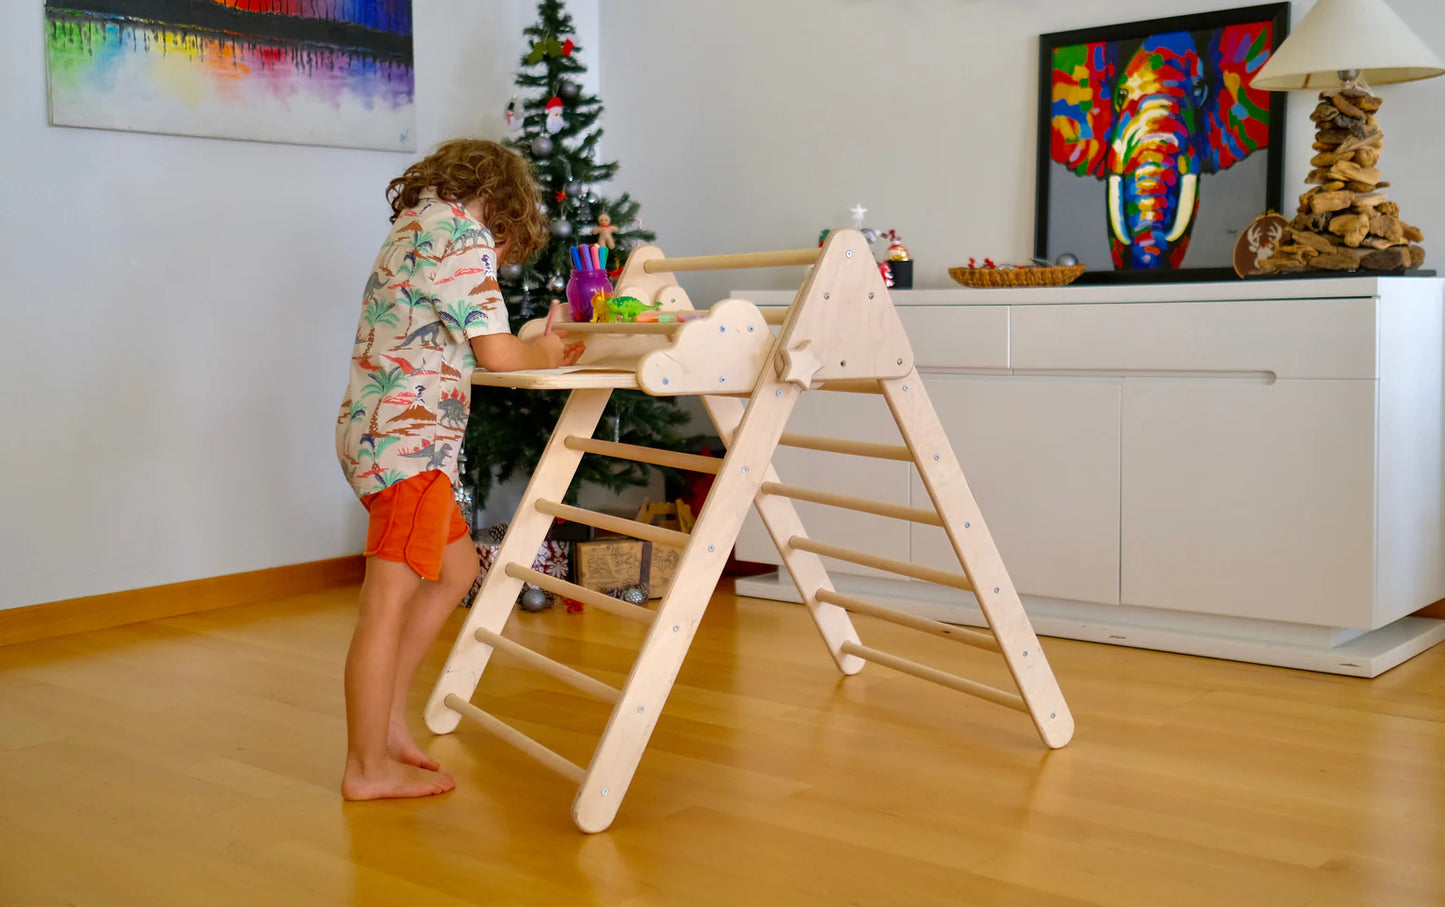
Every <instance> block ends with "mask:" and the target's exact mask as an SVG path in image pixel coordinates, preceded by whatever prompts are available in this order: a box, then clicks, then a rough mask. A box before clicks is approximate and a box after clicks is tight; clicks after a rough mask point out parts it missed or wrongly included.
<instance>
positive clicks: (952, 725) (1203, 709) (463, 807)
mask: <svg viewBox="0 0 1445 907" xmlns="http://www.w3.org/2000/svg"><path fill="white" fill-rule="evenodd" d="M355 596H356V590H355V588H354V587H353V588H346V589H339V590H334V591H331V592H318V593H313V594H308V595H305V596H298V597H295V598H291V599H284V600H274V601H265V602H260V603H256V604H251V605H246V606H242V607H236V608H229V609H222V610H215V611H208V612H205V613H199V614H188V615H184V616H178V617H172V618H167V619H164V620H159V621H152V622H149V623H137V624H131V625H127V626H123V627H116V628H112V629H107V630H99V631H95V632H91V633H82V634H76V635H71V636H66V637H59V638H53V639H47V640H40V641H36V642H29V643H23V644H18V645H13V646H8V647H3V648H0V904H25V905H48V904H68V903H75V904H109V903H145V904H147V905H152V904H158V905H166V904H187V905H193V904H198V903H205V904H208V905H210V904H218V905H229V904H243V903H244V904H255V903H267V904H274V905H281V907H285V905H292V904H295V905H314V904H327V905H333V904H335V905H342V904H381V903H388V904H408V905H431V904H437V905H459V904H478V903H494V904H537V905H544V904H546V905H552V904H592V903H595V904H607V905H651V904H689V905H712V904H718V905H723V904H726V905H729V907H732V905H736V904H739V903H758V904H787V905H790V907H791V905H815V904H816V905H820V907H821V905H828V907H836V905H838V904H846V903H859V904H907V905H933V904H938V905H945V904H947V905H956V904H970V905H974V904H977V905H990V904H998V905H1010V907H1016V905H1034V904H1037V905H1059V907H1079V905H1140V907H1145V905H1148V907H1155V905H1159V904H1169V905H1171V907H1172V905H1218V904H1230V905H1254V904H1258V905H1267V907H1295V905H1298V907H1343V905H1347V904H1349V905H1354V904H1362V903H1371V904H1388V905H1391V907H1397V905H1398V907H1416V905H1419V907H1425V905H1434V907H1438V905H1440V904H1442V903H1445V868H1442V864H1445V861H1442V860H1441V858H1440V854H1441V853H1442V852H1445V770H1442V763H1445V648H1440V649H1436V650H1432V651H1430V652H1427V653H1425V654H1423V655H1421V656H1419V657H1418V658H1415V659H1413V660H1411V661H1409V662H1407V663H1406V664H1404V665H1402V666H1400V667H1398V668H1396V669H1394V670H1392V671H1390V672H1389V673H1387V674H1385V675H1383V676H1382V677H1380V678H1377V679H1375V680H1363V679H1358V678H1343V677H1337V676H1333V675H1320V674H1309V673H1305V672H1298V671H1288V670H1283V669H1277V668H1267V667H1261V666H1258V665H1246V664H1235V663H1230V662H1222V661H1214V660H1210V659H1202V658H1190V657H1185V656H1176V655H1169V654H1166V653H1159V652H1149V651H1142V650H1135V649H1125V648H1116V647H1110V646H1098V645H1091V644H1088V643H1082V642H1076V641H1069V640H1053V639H1046V640H1044V645H1045V647H1046V648H1047V650H1048V654H1049V660H1050V662H1051V664H1052V665H1053V667H1054V670H1055V671H1056V673H1057V674H1058V677H1059V680H1060V683H1061V685H1062V686H1063V689H1064V693H1065V696H1066V697H1068V699H1069V702H1070V707H1071V709H1072V711H1073V713H1074V715H1075V718H1076V720H1077V722H1078V730H1077V734H1076V736H1075V738H1074V740H1073V742H1072V743H1070V744H1069V746H1067V747H1065V748H1064V749H1061V750H1057V751H1048V750H1045V749H1043V748H1042V747H1041V746H1040V745H1039V743H1038V739H1037V736H1036V734H1035V733H1034V731H1033V728H1032V727H1031V726H1029V724H1028V722H1027V721H1026V720H1023V719H1022V718H1021V716H1019V715H1018V714H1017V713H1014V712H1011V711H1009V710H1006V709H1000V708H998V707H996V706H993V705H991V704H989V703H985V702H981V701H977V700H974V699H971V698H970V697H965V696H959V695H957V694H954V693H951V692H950V691H948V690H945V689H942V688H939V687H935V686H932V685H930V684H925V683H921V682H918V681H916V680H914V679H912V678H908V677H904V676H901V675H898V674H895V673H892V672H889V671H886V670H883V669H879V668H877V667H876V666H869V667H868V668H866V669H865V670H864V671H863V672H862V673H861V674H859V675H857V676H855V677H849V678H844V677H841V676H840V675H839V674H838V673H837V671H836V670H835V669H834V668H833V666H832V664H831V662H830V661H829V659H828V657H827V654H826V652H825V651H824V649H823V647H822V646H821V644H819V642H818V640H817V634H816V630H815V629H814V628H813V626H812V624H811V622H810V621H809V620H808V617H807V614H806V612H805V611H804V610H803V609H801V608H798V607H796V606H792V605H783V604H778V603H775V602H761V601H755V600H750V599H738V598H735V597H734V596H732V595H731V594H730V593H728V592H726V591H724V592H720V593H719V594H718V595H717V596H716V598H715V600H714V603H713V605H712V607H711V608H710V609H709V611H708V614H707V616H706V618H705V619H704V621H703V623H702V625H701V627H700V629H699V631H698V634H697V637H696V642H695V644H694V648H693V651H692V653H691V655H690V657H689V658H688V660H687V661H686V662H685V663H684V665H683V668H682V671H681V673H680V675H679V677H678V684H677V686H676V688H675V689H674V692H673V694H672V696H671V698H670V699H669V701H668V703H667V707H666V709H665V710H664V712H663V714H662V716H661V718H660V720H659V723H658V725H657V729H656V731H655V732H654V734H653V736H652V740H651V744H650V747H649V750H648V753H647V755H646V756H644V758H643V760H642V764H641V767H640V769H639V771H638V774H637V777H636V780H635V782H634V784H633V786H632V788H631V790H630V792H629V794H628V799H627V802H626V803H625V804H624V806H623V808H622V811H621V813H620V814H619V817H618V820H617V822H616V824H615V825H614V826H613V827H612V829H611V830H610V831H608V832H607V833H605V834H602V835H597V836H587V835H582V834H580V833H579V832H577V831H576V830H575V828H574V827H573V826H572V824H571V821H570V813H569V810H570V806H571V799H572V795H573V793H574V791H573V789H572V788H570V787H569V786H568V785H567V784H565V783H563V782H561V781H560V780H559V779H557V778H556V777H554V776H552V775H551V774H550V773H547V772H545V771H543V770H541V769H539V768H538V767H537V766H536V765H534V764H533V763H531V762H530V760H528V759H526V758H525V757H524V756H521V755H519V754H517V753H516V752H514V751H512V750H511V749H510V748H508V747H507V746H505V745H504V744H501V743H499V742H497V741H495V740H493V739H491V738H489V737H488V736H487V735H485V734H483V733H481V732H478V731H476V730H475V729H470V728H469V727H468V726H467V725H466V724H463V725H462V727H461V729H460V730H459V731H458V732H457V733H455V734H452V735H449V736H447V737H441V738H433V737H431V736H430V735H428V734H427V733H426V732H425V729H424V728H423V726H422V725H421V722H420V720H419V713H420V708H421V705H422V703H423V702H424V700H425V695H426V693H427V688H426V682H425V680H424V682H423V683H422V684H421V685H419V686H418V689H417V690H416V691H414V695H413V700H412V702H413V711H414V714H416V715H417V716H418V717H417V719H416V720H414V722H413V730H414V732H415V733H416V735H417V737H418V739H419V740H420V741H421V742H422V744H423V747H424V748H425V749H427V750H428V751H430V752H431V753H432V754H433V755H434V756H436V757H437V758H438V759H440V760H441V761H442V762H443V764H444V765H445V766H446V767H447V768H448V769H449V770H450V771H452V772H453V773H454V774H455V775H456V776H457V781H458V789H457V790H456V791H455V792H453V793H451V794H448V795H446V796H444V797H440V798H435V799H431V800H426V801H415V802H390V803H369V804H365V803H363V804H345V803H342V801H341V800H340V797H339V795H338V794H337V792H336V785H337V782H338V780H339V769H340V762H341V756H342V752H343V748H344V732H345V728H344V722H343V720H342V700H341V682H340V675H341V666H342V663H343V661H344V659H345V653H346V646H347V641H348V638H349V635H350V631H351V621H352V619H353V616H354V609H355ZM460 617H461V615H460V613H459V614H458V615H457V617H456V618H454V619H453V621H452V623H451V624H450V625H449V627H448V629H447V630H446V631H445V632H444V635H443V637H442V639H440V640H439V641H438V643H437V645H436V646H435V647H434V649H433V652H432V653H431V656H430V658H429V660H428V662H427V664H426V665H425V666H424V668H423V676H424V678H426V679H429V678H430V677H432V676H434V675H435V672H436V671H437V670H438V669H439V668H440V665H441V662H442V660H443V659H444V657H445V653H446V650H447V648H448V646H449V644H450V637H451V634H452V633H454V632H455V628H456V627H457V626H458V625H459V623H460ZM858 627H859V632H860V635H861V636H862V637H863V638H864V639H865V641H866V642H867V644H869V645H873V646H876V647H878V648H882V649H885V650H887V651H894V652H898V653H900V654H901V655H904V656H905V657H908V658H913V659H916V660H919V661H922V662H924V663H927V664H935V665H938V666H939V667H943V668H946V669H950V670H955V671H957V672H959V673H962V674H964V675H966V676H969V677H971V678H976V679H978V680H980V681H982V682H986V683H993V684H997V685H1001V686H1002V685H1006V684H1007V683H1008V678H1007V672H1006V671H1005V670H1004V669H1003V667H1002V665H1001V663H1000V662H999V661H998V660H997V659H996V658H994V657H992V656H991V655H990V654H989V653H986V652H975V651H973V650H965V649H962V647H958V646H953V645H950V644H948V642H947V641H943V640H937V639H934V638H932V637H927V636H923V635H921V634H915V633H911V632H909V631H907V630H906V629H903V628H899V627H895V626H893V625H890V624H885V623H881V622H877V621H872V620H870V619H867V618H859V620H858ZM506 635H507V636H509V637H511V638H513V639H516V640H518V641H519V642H522V643H523V644H525V645H527V646H529V647H531V648H534V649H536V650H537V651H539V652H542V653H544V654H546V655H548V656H549V657H552V658H555V659H557V660H559V661H562V662H563V663H566V664H569V665H572V666H574V667H577V668H578V669H579V670H583V671H586V672H587V673H589V674H592V675H593V676H596V677H598V678H600V679H602V680H603V681H605V682H608V683H611V684H614V685H616V684H620V683H621V682H622V681H623V680H624V679H625V677H626V674H627V671H628V670H629V669H630V665H631V659H632V657H633V654H634V653H635V652H636V650H637V647H638V646H639V645H640V644H641V640H642V632H641V630H640V629H639V628H638V627H637V626H636V625H634V624H633V623H631V622H629V621H625V620H622V619H620V618H616V617H613V616H611V615H607V614H604V613H601V612H595V611H592V610H588V611H586V612H584V613H582V614H567V613H566V612H565V611H564V610H562V609H553V610H551V611H548V612H543V613H540V614H522V613H519V614H517V615H515V616H514V617H513V619H512V621H511V623H510V625H509V626H508V627H507V628H506ZM476 701H477V702H478V704H479V705H482V706H483V707H484V708H487V709H488V710H489V711H492V712H493V713H495V714H496V715H498V716H499V717H502V718H503V719H505V720H507V721H509V722H511V723H514V724H515V725H516V726H517V727H519V728H520V729H522V730H524V731H526V732H528V733H530V734H534V735H535V736H536V737H537V738H538V739H539V740H541V741H542V742H544V743H546V744H547V745H549V746H552V747H554V748H556V749H557V750H558V751H559V752H562V753H564V754H565V755H568V756H569V757H571V758H574V759H576V760H577V761H580V762H585V761H586V760H587V758H588V756H589V755H590V753H591V750H592V748H593V746H595V744H596V739H597V734H598V733H599V732H600V731H601V729H602V727H603V726H604V725H605V723H606V720H607V709H606V706H605V705H604V704H601V703H598V702H595V701H593V700H591V699H589V698H588V697H586V696H583V695H580V694H578V693H577V692H576V691H575V690H573V689H571V688H570V687H566V686H563V685H561V684H560V683H558V682H556V681H554V680H552V679H550V678H548V677H545V676H542V675H539V674H536V673H533V672H530V671H528V670H526V669H525V668H524V667H523V666H521V665H520V664H518V663H516V662H514V661H511V660H509V659H506V658H498V659H496V660H495V661H494V662H493V664H492V665H491V666H490V667H489V668H488V671H487V673H486V675H485V676H484V678H483V680H482V683H481V685H480V687H479V689H478V692H477V697H476Z"/></svg>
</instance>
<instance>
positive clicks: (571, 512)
mask: <svg viewBox="0 0 1445 907" xmlns="http://www.w3.org/2000/svg"><path fill="white" fill-rule="evenodd" d="M537 510H539V511H540V512H542V513H545V514H548V515H550V516H556V517H561V518H562V519H564V520H571V521H572V522H574V523H581V524H582V525H584V526H592V527H594V528H596V529H606V530H607V531H609V532H620V533H622V534H623V535H628V536H631V537H633V538H635V539H646V540H647V541H649V542H653V543H655V544H658V545H667V546H669V547H672V548H686V547H687V542H688V539H690V538H691V536H689V535H688V534H687V533H686V532H678V531H677V530H676V529H664V528H663V527H661V526H653V525H652V524H650V523H641V522H638V521H637V520H629V519H627V518H626V517H620V516H610V515H608V514H605V513H598V512H597V511H595V510H584V509H583V508H581V507H573V506H572V505H571V504H559V503H558V502H556V501H538V502H537Z"/></svg>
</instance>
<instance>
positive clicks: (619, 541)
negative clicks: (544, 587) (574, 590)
mask: <svg viewBox="0 0 1445 907" xmlns="http://www.w3.org/2000/svg"><path fill="white" fill-rule="evenodd" d="M681 558H682V549H681V548H672V547H669V546H667V545H654V544H653V543H651V542H645V541H643V540H641V539H633V538H625V537H622V536H618V537H616V538H600V539H594V540H593V541H590V542H573V543H572V582H574V583H576V584H577V585H579V586H585V587H587V588H588V589H593V590H596V591H598V592H610V591H612V590H614V589H623V588H626V587H628V586H642V587H643V588H644V589H646V590H647V594H648V597H649V598H661V597H662V596H663V594H664V593H666V592H667V588H668V587H669V586H671V585H672V579H673V577H674V576H675V575H676V574H677V563H678V561H679V560H681Z"/></svg>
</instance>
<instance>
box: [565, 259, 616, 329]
mask: <svg viewBox="0 0 1445 907" xmlns="http://www.w3.org/2000/svg"><path fill="white" fill-rule="evenodd" d="M599 292H601V293H606V294H607V295H608V296H611V295H612V281H610V280H608V279H607V272H606V271H603V270H601V269H599V268H591V267H588V268H573V269H572V276H571V277H570V278H569V279H568V281H567V304H568V305H570V306H571V307H572V320H573V321H591V320H592V297H593V296H594V295H596V294H597V293H599Z"/></svg>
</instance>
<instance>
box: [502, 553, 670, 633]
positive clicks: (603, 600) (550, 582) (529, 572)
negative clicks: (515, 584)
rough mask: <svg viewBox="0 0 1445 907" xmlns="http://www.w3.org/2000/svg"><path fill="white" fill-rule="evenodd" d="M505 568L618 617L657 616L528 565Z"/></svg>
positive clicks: (644, 618) (649, 618)
mask: <svg viewBox="0 0 1445 907" xmlns="http://www.w3.org/2000/svg"><path fill="white" fill-rule="evenodd" d="M506 570H507V575H508V576H510V577H512V578H513V579H519V580H521V581H522V582H524V583H531V584H532V585H534V586H536V587H537V588H539V589H546V590H547V591H548V592H551V593H552V594H553V595H560V596H562V597H563V598H570V599H572V600H573V601H579V602H581V603H582V604H584V605H591V606H592V607H594V608H596V609H597V610H599V611H606V612H607V613H609V614H616V615H617V616H618V617H627V618H631V619H632V620H639V621H642V622H643V623H651V622H652V619H653V618H654V617H656V616H657V612H655V611H649V610H648V609H647V608H643V607H639V606H637V605H632V604H628V603H627V602H625V601H623V600H622V599H620V598H613V597H612V596H610V595H603V594H602V593H601V592H595V591H593V590H591V589H588V588H587V587H586V586H579V585H577V584H576V583H569V582H567V581H566V580H565V579H558V578H557V577H555V576H548V575H547V574H545V573H541V572H539V571H537V570H533V569H532V568H530V567H523V566H522V565H521V564H508V565H507V568H506Z"/></svg>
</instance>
